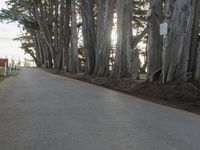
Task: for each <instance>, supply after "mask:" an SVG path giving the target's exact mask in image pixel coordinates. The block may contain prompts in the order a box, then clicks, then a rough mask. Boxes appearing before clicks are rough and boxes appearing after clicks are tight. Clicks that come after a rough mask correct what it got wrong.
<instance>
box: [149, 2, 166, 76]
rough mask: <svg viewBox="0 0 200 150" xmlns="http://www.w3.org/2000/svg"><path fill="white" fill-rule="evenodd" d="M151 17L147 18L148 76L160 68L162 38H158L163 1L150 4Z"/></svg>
mask: <svg viewBox="0 0 200 150" xmlns="http://www.w3.org/2000/svg"><path fill="white" fill-rule="evenodd" d="M150 9H151V10H152V15H151V16H150V18H149V25H150V30H149V36H148V69H147V71H148V76H150V75H152V74H153V73H154V72H155V71H157V70H158V69H160V68H161V66H162V37H161V36H160V32H159V31H160V23H162V21H163V13H162V12H163V1H162V0H159V1H158V0H152V1H151V2H150Z"/></svg>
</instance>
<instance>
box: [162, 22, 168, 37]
mask: <svg viewBox="0 0 200 150" xmlns="http://www.w3.org/2000/svg"><path fill="white" fill-rule="evenodd" d="M167 34H168V24H167V23H166V22H164V23H162V24H160V35H163V36H166V35H167Z"/></svg>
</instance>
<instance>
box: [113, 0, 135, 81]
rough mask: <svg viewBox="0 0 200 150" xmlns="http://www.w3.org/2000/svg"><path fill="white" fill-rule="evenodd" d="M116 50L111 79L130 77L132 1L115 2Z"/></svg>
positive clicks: (121, 0)
mask: <svg viewBox="0 0 200 150" xmlns="http://www.w3.org/2000/svg"><path fill="white" fill-rule="evenodd" d="M116 7H117V49H116V56H115V63H114V67H113V72H112V77H114V78H121V77H131V76H132V67H133V66H132V62H133V61H132V58H133V56H132V51H133V49H132V0H117V6H116Z"/></svg>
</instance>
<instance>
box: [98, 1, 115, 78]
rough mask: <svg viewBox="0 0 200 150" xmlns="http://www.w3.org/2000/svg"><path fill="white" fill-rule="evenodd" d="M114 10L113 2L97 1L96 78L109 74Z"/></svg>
mask: <svg viewBox="0 0 200 150" xmlns="http://www.w3.org/2000/svg"><path fill="white" fill-rule="evenodd" d="M114 8H115V0H102V1H98V21H97V53H96V68H95V74H96V75H98V76H108V75H109V74H110V70H109V58H110V50H111V31H112V26H113V13H114Z"/></svg>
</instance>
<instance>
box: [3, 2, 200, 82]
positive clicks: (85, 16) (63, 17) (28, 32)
mask: <svg viewBox="0 0 200 150" xmlns="http://www.w3.org/2000/svg"><path fill="white" fill-rule="evenodd" d="M6 3H7V5H8V6H9V7H8V8H7V9H2V10H1V13H0V19H1V20H2V21H5V20H6V21H8V22H9V21H15V22H18V23H19V25H20V27H21V28H23V30H24V32H23V34H22V35H21V36H20V37H17V38H16V40H20V41H21V43H22V46H21V47H22V48H23V49H24V51H25V52H26V53H29V54H30V55H31V56H32V57H33V59H34V60H35V62H36V64H37V66H39V67H45V68H49V69H55V70H63V71H66V72H70V73H80V72H85V73H88V74H93V75H96V76H106V77H111V78H114V79H118V78H131V79H135V80H137V79H139V75H140V74H141V73H146V74H147V78H148V80H150V81H157V80H160V81H162V82H163V83H167V82H171V81H177V80H184V81H190V80H193V81H195V80H196V81H199V80H200V40H199V33H200V32H199V20H200V2H199V0H7V2H6ZM162 23H165V25H166V24H167V31H168V34H166V35H164V36H162V35H160V24H162ZM116 37H117V38H116Z"/></svg>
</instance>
